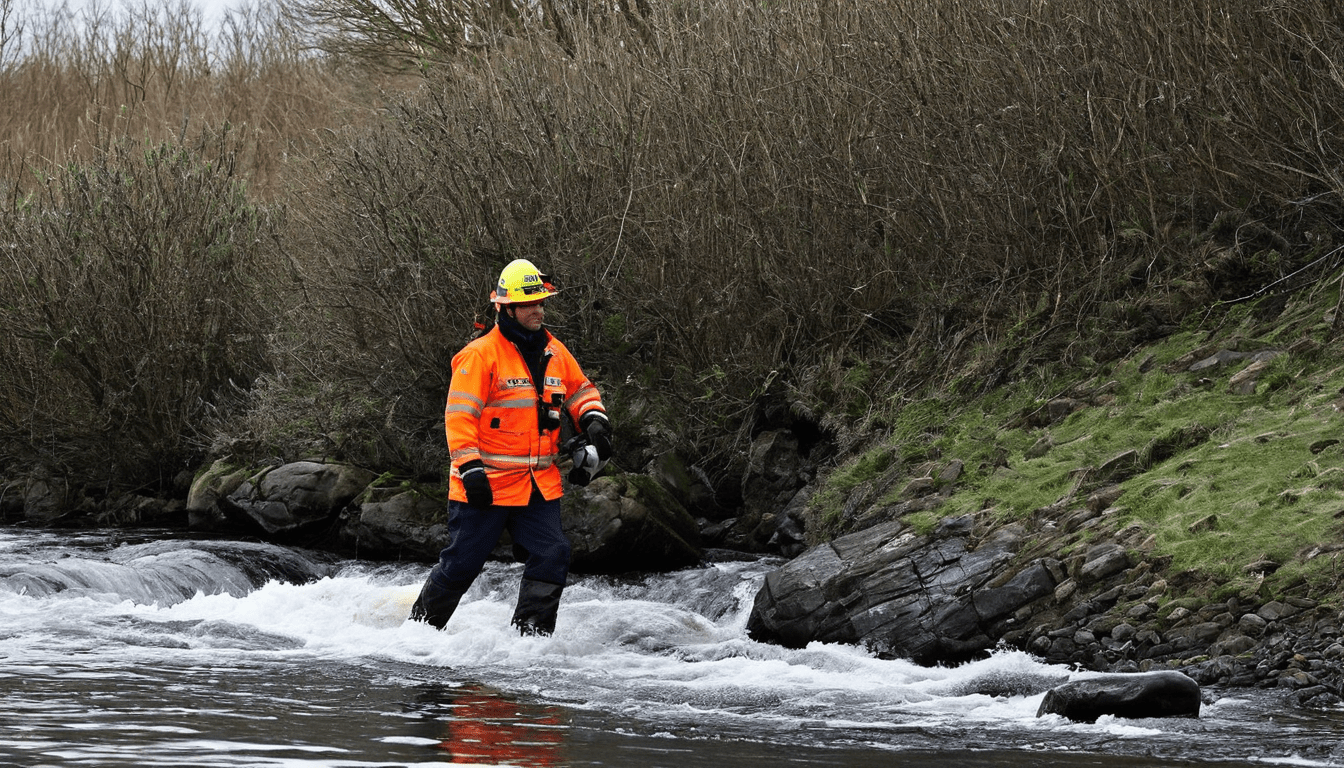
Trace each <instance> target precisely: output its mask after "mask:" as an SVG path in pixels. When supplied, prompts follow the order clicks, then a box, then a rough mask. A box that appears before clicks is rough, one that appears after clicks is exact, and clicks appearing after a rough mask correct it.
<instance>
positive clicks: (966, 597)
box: [747, 517, 1055, 664]
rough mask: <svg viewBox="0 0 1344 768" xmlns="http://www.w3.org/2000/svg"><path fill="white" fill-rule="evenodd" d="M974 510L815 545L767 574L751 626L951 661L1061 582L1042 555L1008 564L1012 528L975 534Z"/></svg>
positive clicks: (785, 638)
mask: <svg viewBox="0 0 1344 768" xmlns="http://www.w3.org/2000/svg"><path fill="white" fill-rule="evenodd" d="M973 527H974V525H973V520H972V519H971V518H970V517H959V518H947V519H944V520H943V521H942V522H941V523H940V524H939V525H938V527H937V528H936V529H935V530H934V531H933V532H932V533H929V534H926V535H921V534H918V533H916V532H915V531H914V530H913V529H911V528H910V527H909V526H907V525H906V524H904V523H903V522H901V521H899V520H896V521H890V522H887V523H883V524H880V525H877V526H874V527H872V528H868V529H866V530H863V531H858V532H855V533H852V534H848V535H846V536H842V537H840V538H838V539H836V540H835V541H833V542H830V543H827V544H822V545H819V546H816V547H813V548H811V549H809V550H807V551H806V552H804V553H803V554H802V555H800V556H798V557H797V558H795V559H794V560H792V561H790V562H789V563H786V564H785V565H784V566H783V567H781V568H780V569H779V570H776V571H774V572H772V573H770V574H768V575H767V576H766V579H765V583H764V584H763V585H762V587H761V589H760V591H759V592H758V593H757V594H756V601H755V604H754V605H753V607H752V611H751V616H750V617H749V619H748V621H747V631H748V633H749V634H750V635H751V637H752V638H754V639H756V640H758V641H762V642H776V643H780V644H782V645H786V646H789V647H803V646H805V645H807V644H808V643H810V642H814V641H815V642H833V643H854V644H860V645H864V646H866V647H868V648H871V649H872V650H874V651H875V652H877V653H878V654H879V655H882V656H884V657H888V658H890V657H899V658H906V659H910V660H912V661H914V662H916V663H919V664H938V663H955V662H959V661H965V660H967V659H969V658H973V657H975V656H977V655H979V654H981V653H983V652H984V651H985V650H986V649H988V648H990V647H992V646H993V644H994V641H993V640H992V639H991V638H990V634H992V633H991V631H990V625H991V624H992V623H994V622H996V621H1001V620H1003V619H1004V618H1006V617H1008V616H1010V615H1011V614H1012V613H1013V612H1014V611H1015V610H1017V609H1018V608H1020V607H1022V606H1024V605H1026V604H1027V603H1029V602H1031V601H1033V600H1036V599H1038V598H1040V597H1045V596H1047V595H1052V594H1053V593H1054V590H1055V581H1054V577H1053V575H1052V574H1051V571H1050V568H1048V567H1047V566H1046V564H1045V563H1044V562H1042V561H1033V562H1031V563H1027V564H1025V565H1024V566H1022V567H1021V568H1020V570H1018V571H1016V572H1014V571H1007V570H1005V569H1006V568H1007V566H1008V564H1009V563H1010V562H1011V561H1012V559H1013V554H1014V553H1015V552H1016V549H1017V547H1018V546H1020V541H1021V540H1020V538H1019V537H1015V536H1002V537H994V538H992V539H990V540H987V541H984V542H980V543H978V544H976V543H973V542H972V541H971V532H972V529H973Z"/></svg>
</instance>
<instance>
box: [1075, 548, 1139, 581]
mask: <svg viewBox="0 0 1344 768" xmlns="http://www.w3.org/2000/svg"><path fill="white" fill-rule="evenodd" d="M1128 567H1129V555H1128V554H1126V553H1125V550H1124V549H1123V548H1122V547H1120V546H1119V545H1117V544H1098V545H1096V546H1094V547H1092V548H1091V549H1089V550H1088V551H1087V555H1086V557H1085V559H1084V561H1083V565H1082V567H1081V568H1079V569H1078V580H1079V581H1080V582H1082V583H1091V582H1096V581H1101V580H1102V579H1104V578H1106V577H1108V576H1113V575H1115V574H1117V573H1119V572H1121V571H1123V570H1125V569H1126V568H1128Z"/></svg>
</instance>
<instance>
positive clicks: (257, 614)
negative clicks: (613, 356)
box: [0, 542, 1337, 766]
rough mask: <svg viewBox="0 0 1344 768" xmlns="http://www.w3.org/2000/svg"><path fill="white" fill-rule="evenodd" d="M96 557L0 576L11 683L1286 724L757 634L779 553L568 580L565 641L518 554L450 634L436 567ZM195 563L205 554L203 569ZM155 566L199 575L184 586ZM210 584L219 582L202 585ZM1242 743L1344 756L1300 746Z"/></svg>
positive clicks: (853, 727) (1054, 729) (674, 710)
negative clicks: (379, 681)
mask: <svg viewBox="0 0 1344 768" xmlns="http://www.w3.org/2000/svg"><path fill="white" fill-rule="evenodd" d="M0 543H2V542H0ZM0 549H3V547H0ZM81 557H83V556H81V555H78V554H75V555H71V556H67V557H62V558H60V559H59V560H57V561H56V562H55V563H52V562H36V561H35V562H32V563H29V564H28V567H25V568H18V567H10V568H9V569H8V575H6V572H4V571H0V658H3V666H2V667H0V680H2V679H3V678H5V677H15V676H23V675H25V674H38V673H39V672H40V673H44V674H62V675H89V676H96V675H98V674H100V669H101V668H102V667H106V668H108V669H109V670H115V672H112V671H109V674H117V675H121V676H122V677H127V676H128V674H131V673H128V672H127V668H128V667H134V666H135V665H137V664H141V665H147V666H148V665H153V664H155V663H156V662H163V661H166V660H172V662H173V663H174V664H177V665H193V664H194V665H199V666H200V667H202V668H210V667H212V666H218V665H221V664H245V663H251V662H256V661H260V660H275V659H288V660H291V661H292V662H294V663H296V664H311V663H340V664H351V665H386V669H387V670H389V671H388V672H387V673H386V674H388V675H392V676H404V677H405V678H406V680H407V682H412V681H414V680H416V679H424V678H433V677H434V676H436V675H438V674H440V673H442V672H443V671H445V670H451V671H452V672H453V674H454V675H455V676H457V677H460V678H465V679H471V680H476V681H480V682H482V683H484V684H487V685H489V686H493V687H495V688H498V689H500V690H507V691H514V692H517V693H520V694H526V695H529V696H534V697H537V698H538V699H540V700H544V701H552V702H559V703H563V704H564V705H566V706H568V707H573V708H578V709H593V710H600V711H605V712H613V713H621V714H623V715H629V716H635V717H638V718H640V719H643V720H646V721H649V722H655V723H660V724H663V725H664V726H665V727H666V728H668V729H671V730H677V729H681V728H689V727H691V726H692V725H694V726H696V727H701V726H704V725H706V724H709V725H712V726H714V727H715V728H718V729H720V731H721V732H724V731H726V732H729V733H735V734H739V735H741V734H747V733H756V732H761V731H766V732H771V733H777V734H779V733H788V732H797V731H806V730H808V729H818V728H825V729H838V730H840V731H844V732H847V733H851V734H854V736H853V738H854V739H856V740H858V741H860V742H862V741H864V740H868V741H871V742H872V743H875V744H876V743H888V742H889V741H890V737H889V736H882V735H881V734H884V733H886V734H891V733H921V734H928V733H935V734H936V733H951V734H963V735H964V734H977V736H976V738H985V739H988V740H990V741H991V742H992V741H993V740H994V739H995V736H994V734H996V733H998V734H1002V735H1004V737H1005V738H1011V741H1012V742H1013V743H1014V744H1017V745H1019V746H1023V745H1025V746H1027V747H1029V748H1030V747H1031V745H1034V744H1039V745H1041V747H1040V748H1042V749H1052V750H1061V749H1069V748H1071V745H1076V744H1079V743H1082V744H1096V743H1100V744H1107V743H1112V744H1113V743H1118V742H1126V741H1133V742H1145V743H1149V742H1157V743H1161V742H1164V741H1165V742H1169V743H1171V744H1179V743H1180V742H1181V741H1182V740H1188V739H1190V738H1191V737H1192V734H1194V735H1197V736H1198V737H1199V738H1210V737H1212V738H1223V737H1227V738H1231V736H1232V735H1233V732H1234V731H1235V730H1241V729H1246V728H1248V727H1249V728H1250V729H1252V730H1254V729H1255V728H1257V727H1264V728H1265V730H1266V732H1268V731H1269V730H1271V729H1272V728H1273V727H1275V726H1272V725H1269V724H1266V725H1263V726H1261V725H1259V724H1257V723H1256V722H1255V721H1254V719H1255V712H1254V709H1255V708H1254V706H1252V705H1251V704H1250V703H1249V702H1247V700H1245V699H1239V698H1228V699H1222V700H1219V701H1215V702H1213V703H1211V704H1210V705H1209V707H1207V708H1206V716H1205V717H1203V718H1201V719H1199V720H1196V721H1191V720H1184V721H1182V720H1167V721H1159V720H1144V721H1128V720H1118V719H1115V718H1109V717H1103V718H1101V719H1100V720H1098V721H1097V722H1096V723H1087V724H1085V723H1074V722H1070V721H1067V720H1065V719H1063V718H1060V717H1058V716H1053V715H1052V716H1045V717H1039V718H1038V717H1036V711H1037V709H1038V707H1039V705H1040V703H1041V700H1042V698H1043V695H1044V691H1045V690H1047V689H1048V688H1050V687H1052V686H1054V685H1058V684H1060V683H1062V682H1065V681H1066V680H1068V679H1074V678H1078V677H1081V676H1086V674H1087V673H1080V672H1077V671H1073V670H1069V669H1066V668H1063V667H1058V666H1051V665H1046V664H1042V663H1040V662H1039V661H1037V660H1036V659H1034V658H1032V657H1031V656H1029V655H1028V654H1025V653H1022V652H1019V651H1001V652H999V653H996V654H994V655H993V656H992V657H990V658H988V659H985V660H981V661H976V662H972V663H968V664H964V665H960V666H956V667H920V666H917V665H914V664H911V663H909V662H906V661H902V660H891V659H881V658H877V657H876V656H874V655H873V654H871V653H868V652H867V651H865V650H864V649H861V648H857V647H853V646H847V645H829V644H822V643H813V644H811V645H809V646H808V647H806V648H802V649H787V648H783V647H780V646H775V645H768V644H762V643H757V642H754V641H752V640H751V639H749V638H748V637H747V635H746V631H745V626H746V621H747V615H748V613H749V611H750V607H751V600H752V598H753V597H754V595H755V591H756V589H757V587H758V585H759V583H760V580H761V579H762V578H763V576H764V574H765V573H766V572H767V571H768V570H769V568H770V567H772V565H773V564H771V563H763V564H762V563H731V564H719V565H712V566H707V567H705V568H702V569H696V570H693V571H686V572H682V573H679V574H671V575H665V576H655V577H650V578H648V579H644V580H642V581H617V580H611V579H596V578H594V579H579V580H577V581H576V583H575V584H573V585H572V586H571V587H570V588H569V589H568V590H567V591H566V593H565V598H564V602H563V604H562V609H561V613H560V619H559V622H558V624H557V628H556V633H555V635H553V636H551V637H519V636H518V635H517V634H516V632H515V631H514V630H513V629H512V628H511V627H510V626H509V619H510V616H511V614H512V607H513V605H512V604H513V600H514V597H515V594H516V589H517V581H518V578H519V575H520V567H519V566H516V565H503V564H493V563H492V564H491V565H490V566H488V568H487V571H486V572H485V573H484V574H483V575H482V578H481V579H480V580H478V582H477V584H476V585H475V586H473V588H472V590H471V591H470V592H469V593H468V595H467V597H466V599H465V600H464V601H463V603H462V605H461V606H460V608H459V609H458V612H457V613H456V614H455V615H454V616H453V618H452V621H451V622H450V623H449V625H448V627H447V629H446V630H445V631H436V630H435V629H433V628H432V627H429V626H427V625H424V624H420V623H416V622H411V621H408V620H407V615H408V612H409V606H410V603H411V601H413V600H414V597H415V595H416V593H417V591H418V589H419V585H420V583H421V580H422V579H423V578H424V575H425V573H426V571H427V567H424V566H396V567H393V566H387V567H382V568H372V567H369V566H367V565H364V564H346V565H345V566H344V567H342V568H340V569H339V570H335V571H334V572H333V573H332V575H329V576H326V577H323V578H320V579H317V580H315V581H311V582H309V583H303V584H295V583H287V582H282V581H270V582H267V583H264V584H262V585H261V586H260V587H257V588H248V589H243V588H241V587H240V583H241V580H242V577H241V576H238V575H237V574H234V575H229V573H231V572H230V571H228V569H229V566H228V565H227V564H223V565H221V561H220V560H219V558H214V559H213V560H208V559H205V560H203V559H196V558H194V556H186V557H185V559H184V556H177V555H173V554H171V553H170V552H157V551H155V552H149V553H139V554H137V556H136V557H134V558H130V559H127V558H118V561H117V562H115V563H111V564H110V563H109V562H107V561H105V560H103V559H97V558H84V559H83V560H81ZM165 560H166V561H167V562H168V563H169V564H168V565H165ZM184 562H189V563H193V564H196V565H193V566H192V567H191V568H189V569H188V571H189V573H188V574H187V575H186V576H182V575H181V574H182V573H183V568H182V567H181V564H182V563H184ZM201 563H204V565H200V564H201ZM216 569H223V570H224V571H225V573H224V575H220V574H219V573H215V572H214V571H215V570H216ZM147 573H152V574H158V575H157V576H156V577H154V578H176V579H178V580H179V581H178V582H177V583H179V584H181V583H188V584H193V585H196V586H197V589H196V590H195V592H194V593H193V594H192V595H191V596H187V597H180V596H178V595H176V594H174V593H173V592H172V590H165V589H164V588H162V587H161V586H157V585H156V584H155V583H154V578H148V577H146V576H145V574H147ZM173 574H178V575H176V576H174V575H173ZM202 574H205V575H204V576H203V575H202ZM5 579H7V581H5ZM59 579H66V580H67V582H68V583H66V584H65V586H64V588H61V589H47V590H30V589H25V588H24V587H25V585H26V584H30V583H34V580H36V582H38V583H44V584H47V585H49V586H50V585H51V584H53V583H57V584H59V583H60V582H59ZM211 579H213V580H214V581H213V582H211V584H212V586H208V587H202V586H200V585H201V583H202V581H203V580H204V581H210V580H211ZM6 585H7V586H6ZM71 655H78V656H80V657H81V665H80V667H79V668H78V669H70V668H66V667H65V666H63V665H67V664H68V659H69V658H70V657H71ZM865 734H868V735H865ZM1009 735H1010V736H1009ZM1239 737H1241V738H1244V735H1239ZM390 738H394V739H395V738H400V737H396V736H393V737H390ZM416 738H418V737H416ZM1252 738H1254V735H1252ZM1239 757H1240V758H1242V759H1246V760H1250V759H1255V760H1260V761H1264V762H1274V763H1276V764H1285V765H1309V766H1328V765H1336V764H1337V763H1331V762H1328V761H1327V762H1319V761H1313V760H1311V759H1304V758H1302V757H1301V756H1299V754H1295V753H1292V752H1287V751H1283V752H1278V753H1270V754H1251V753H1247V752H1243V754H1241V755H1239ZM324 764H326V765H335V764H337V763H332V762H326V763H324Z"/></svg>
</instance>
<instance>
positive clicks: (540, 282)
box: [490, 259, 557, 304]
mask: <svg viewBox="0 0 1344 768" xmlns="http://www.w3.org/2000/svg"><path fill="white" fill-rule="evenodd" d="M556 293H557V291H556V290H555V286H553V285H551V283H550V281H548V280H547V279H546V276H545V275H543V274H541V271H540V270H538V269H537V268H536V267H535V266H533V264H532V262H530V261H528V260H527V259H514V260H513V261H511V262H509V265H508V266H507V267H505V268H504V271H502V272H500V273H499V285H498V286H497V287H496V288H495V290H493V291H491V292H490V300H491V301H493V302H494V303H496V304H525V303H527V302H532V301H541V300H542V299H545V298H549V297H551V296H554V295H555V294H556Z"/></svg>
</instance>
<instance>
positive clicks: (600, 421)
mask: <svg viewBox="0 0 1344 768" xmlns="http://www.w3.org/2000/svg"><path fill="white" fill-rule="evenodd" d="M583 421H584V427H583V433H584V435H585V436H586V437H587V438H588V443H589V444H590V445H592V446H593V447H594V448H596V449H597V458H599V459H601V460H602V461H606V460H608V459H610V458H611V425H610V424H608V423H607V417H605V416H602V415H600V414H596V413H593V414H589V415H587V416H585V417H584V419H583Z"/></svg>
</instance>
